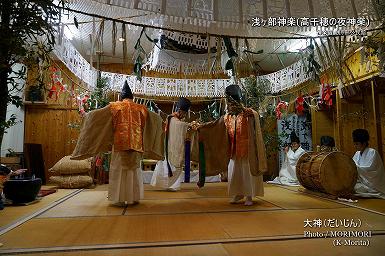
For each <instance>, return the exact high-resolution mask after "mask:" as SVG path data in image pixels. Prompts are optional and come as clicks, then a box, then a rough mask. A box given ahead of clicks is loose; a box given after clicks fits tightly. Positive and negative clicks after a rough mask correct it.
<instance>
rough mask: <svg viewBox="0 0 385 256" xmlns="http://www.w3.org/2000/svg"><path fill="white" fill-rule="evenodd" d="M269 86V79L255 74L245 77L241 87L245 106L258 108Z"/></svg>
mask: <svg viewBox="0 0 385 256" xmlns="http://www.w3.org/2000/svg"><path fill="white" fill-rule="evenodd" d="M270 86H271V84H270V81H269V80H267V79H263V78H259V77H255V76H250V77H247V78H246V79H245V83H244V86H243V88H242V89H241V90H242V94H243V101H244V104H245V106H246V107H249V108H253V109H255V110H258V109H259V107H260V104H261V103H262V101H263V100H264V99H265V97H266V95H267V94H268V93H269V92H270Z"/></svg>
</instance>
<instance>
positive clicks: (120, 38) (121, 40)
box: [118, 37, 126, 42]
mask: <svg viewBox="0 0 385 256" xmlns="http://www.w3.org/2000/svg"><path fill="white" fill-rule="evenodd" d="M118 40H119V42H124V41H125V40H126V39H124V38H123V37H119V39H118Z"/></svg>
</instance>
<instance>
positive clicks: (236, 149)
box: [225, 109, 253, 158]
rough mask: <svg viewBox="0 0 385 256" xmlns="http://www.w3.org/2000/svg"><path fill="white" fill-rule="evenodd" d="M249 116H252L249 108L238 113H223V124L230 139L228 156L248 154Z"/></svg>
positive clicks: (244, 155) (245, 155)
mask: <svg viewBox="0 0 385 256" xmlns="http://www.w3.org/2000/svg"><path fill="white" fill-rule="evenodd" d="M249 118H253V112H252V111H250V109H245V110H244V111H243V112H241V113H239V114H238V115H228V114H227V115H225V125H226V129H227V134H228V136H229V139H230V152H229V153H230V158H232V157H233V156H236V157H247V155H248V141H249V132H248V123H249Z"/></svg>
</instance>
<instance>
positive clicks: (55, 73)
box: [48, 66, 66, 100]
mask: <svg viewBox="0 0 385 256" xmlns="http://www.w3.org/2000/svg"><path fill="white" fill-rule="evenodd" d="M49 71H50V73H51V74H50V78H51V88H50V89H49V92H48V98H50V99H52V98H53V96H54V95H55V99H56V100H58V98H59V94H60V93H62V92H64V91H65V90H66V89H65V85H64V84H63V78H62V77H61V71H60V70H58V69H57V68H56V67H53V66H52V67H50V68H49Z"/></svg>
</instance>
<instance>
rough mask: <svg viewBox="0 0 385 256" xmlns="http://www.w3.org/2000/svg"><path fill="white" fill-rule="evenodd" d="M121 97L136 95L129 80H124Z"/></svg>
mask: <svg viewBox="0 0 385 256" xmlns="http://www.w3.org/2000/svg"><path fill="white" fill-rule="evenodd" d="M120 98H121V99H122V100H123V99H133V98H134V95H133V94H132V91H131V89H130V86H128V83H127V80H125V81H124V85H123V89H122V92H121V93H120Z"/></svg>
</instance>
